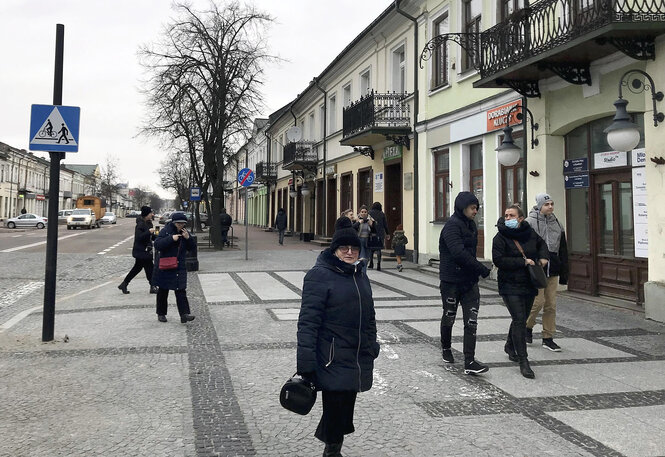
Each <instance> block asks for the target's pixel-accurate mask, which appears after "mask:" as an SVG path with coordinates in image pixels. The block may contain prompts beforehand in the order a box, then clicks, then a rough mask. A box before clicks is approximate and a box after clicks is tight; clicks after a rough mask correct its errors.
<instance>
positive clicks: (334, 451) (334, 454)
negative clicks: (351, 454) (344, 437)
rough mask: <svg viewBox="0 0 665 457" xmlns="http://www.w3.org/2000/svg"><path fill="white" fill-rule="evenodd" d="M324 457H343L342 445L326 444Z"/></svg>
mask: <svg viewBox="0 0 665 457" xmlns="http://www.w3.org/2000/svg"><path fill="white" fill-rule="evenodd" d="M323 457H343V456H342V443H326V447H325V449H324V450H323Z"/></svg>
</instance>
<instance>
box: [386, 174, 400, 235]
mask: <svg viewBox="0 0 665 457" xmlns="http://www.w3.org/2000/svg"><path fill="white" fill-rule="evenodd" d="M383 187H384V191H385V193H386V195H385V205H384V207H383V212H384V213H385V214H386V220H387V222H388V231H389V233H392V232H394V231H395V228H396V227H397V226H398V225H399V224H402V162H401V161H398V162H397V163H394V164H392V163H391V164H389V165H386V167H385V170H384V176H383Z"/></svg>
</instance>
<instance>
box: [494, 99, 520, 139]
mask: <svg viewBox="0 0 665 457" xmlns="http://www.w3.org/2000/svg"><path fill="white" fill-rule="evenodd" d="M517 105H519V106H522V100H515V101H514V102H510V103H506V104H505V105H501V106H497V107H496V108H492V109H490V110H487V131H488V132H492V131H494V130H499V129H502V128H505V127H507V126H508V111H510V110H511V108H513V107H514V106H517ZM521 112H522V110H519V109H516V110H515V111H513V113H512V114H511V115H510V125H518V124H520V123H521V122H522V121H520V120H519V119H517V115H518V114H519V113H521Z"/></svg>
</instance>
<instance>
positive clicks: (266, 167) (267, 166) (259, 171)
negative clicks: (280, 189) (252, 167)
mask: <svg viewBox="0 0 665 457" xmlns="http://www.w3.org/2000/svg"><path fill="white" fill-rule="evenodd" d="M256 179H257V181H263V182H268V181H274V180H275V179H277V165H275V164H274V163H268V162H259V163H257V164H256Z"/></svg>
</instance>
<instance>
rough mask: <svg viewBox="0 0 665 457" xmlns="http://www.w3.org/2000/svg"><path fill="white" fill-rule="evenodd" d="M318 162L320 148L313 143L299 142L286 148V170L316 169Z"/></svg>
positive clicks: (284, 166) (284, 164)
mask: <svg viewBox="0 0 665 457" xmlns="http://www.w3.org/2000/svg"><path fill="white" fill-rule="evenodd" d="M318 162H319V154H318V148H317V147H316V145H315V143H314V142H313V141H299V142H297V143H289V144H287V145H286V146H284V160H283V162H282V168H283V169H285V170H302V169H305V168H312V167H316V165H317V163H318Z"/></svg>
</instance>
